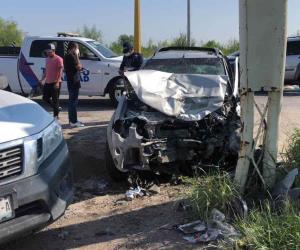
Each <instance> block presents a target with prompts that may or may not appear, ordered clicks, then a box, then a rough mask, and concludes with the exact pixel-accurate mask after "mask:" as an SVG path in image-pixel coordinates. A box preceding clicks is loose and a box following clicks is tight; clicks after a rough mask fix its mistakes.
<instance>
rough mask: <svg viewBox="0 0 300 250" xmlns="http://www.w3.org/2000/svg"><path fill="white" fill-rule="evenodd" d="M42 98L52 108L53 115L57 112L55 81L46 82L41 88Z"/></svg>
mask: <svg viewBox="0 0 300 250" xmlns="http://www.w3.org/2000/svg"><path fill="white" fill-rule="evenodd" d="M43 100H44V101H45V102H46V103H48V104H49V105H50V106H51V107H52V108H53V115H54V117H55V116H58V114H59V88H56V87H55V83H46V84H45V85H44V88H43Z"/></svg>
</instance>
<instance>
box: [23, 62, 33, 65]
mask: <svg viewBox="0 0 300 250" xmlns="http://www.w3.org/2000/svg"><path fill="white" fill-rule="evenodd" d="M25 65H34V63H33V62H27V63H25Z"/></svg>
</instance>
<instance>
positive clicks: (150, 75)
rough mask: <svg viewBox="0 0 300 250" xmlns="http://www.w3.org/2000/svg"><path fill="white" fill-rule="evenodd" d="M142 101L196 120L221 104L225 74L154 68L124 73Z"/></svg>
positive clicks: (169, 114)
mask: <svg viewBox="0 0 300 250" xmlns="http://www.w3.org/2000/svg"><path fill="white" fill-rule="evenodd" d="M126 77H127V78H128V80H129V82H130V84H131V86H132V87H133V89H134V91H135V93H136V95H137V96H138V98H139V99H140V101H142V102H143V103H145V104H147V105H149V106H150V107H152V108H154V109H156V110H158V111H160V112H162V113H164V114H166V115H168V116H173V117H176V118H177V119H181V120H185V121H199V120H202V119H203V118H204V117H205V116H207V115H208V114H210V113H212V112H214V111H216V110H218V109H219V108H221V107H222V105H223V103H224V99H225V94H226V87H227V82H228V77H227V76H215V75H195V74H172V73H167V72H161V71H155V70H140V71H135V72H126Z"/></svg>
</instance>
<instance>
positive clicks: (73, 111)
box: [68, 88, 79, 123]
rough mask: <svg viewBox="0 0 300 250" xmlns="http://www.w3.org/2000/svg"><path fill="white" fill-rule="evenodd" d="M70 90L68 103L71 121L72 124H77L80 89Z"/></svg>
mask: <svg viewBox="0 0 300 250" xmlns="http://www.w3.org/2000/svg"><path fill="white" fill-rule="evenodd" d="M68 90H69V103H68V113H69V121H70V122H71V123H76V122H77V121H78V120H77V106H78V95H79V88H68Z"/></svg>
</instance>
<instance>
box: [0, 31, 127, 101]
mask: <svg viewBox="0 0 300 250" xmlns="http://www.w3.org/2000/svg"><path fill="white" fill-rule="evenodd" d="M71 41H73V42H76V43H78V44H79V50H80V61H81V63H82V65H83V68H84V69H83V71H82V72H81V85H82V87H81V90H80V93H81V94H82V95H88V96H104V95H106V94H109V96H110V98H111V99H112V101H115V98H116V96H118V95H119V92H120V91H119V90H118V88H117V87H116V86H117V84H118V80H119V79H121V78H120V76H119V74H118V70H119V67H120V64H121V61H122V57H120V56H117V55H116V54H114V53H113V52H112V51H111V50H110V49H108V48H106V47H105V46H103V45H102V44H101V43H99V42H96V41H94V40H91V39H88V38H83V37H77V36H75V37H74V36H67V35H63V36H62V35H59V36H57V37H36V36H35V37H26V38H25V39H24V42H23V45H22V47H21V48H13V47H2V48H1V47H0V74H2V75H3V76H5V77H6V78H7V81H8V84H9V90H10V91H12V92H14V93H18V94H22V95H25V96H27V95H29V94H30V93H31V91H32V89H34V88H35V87H36V86H37V85H38V80H39V79H41V77H42V74H43V71H44V70H45V53H44V50H45V48H46V45H47V44H49V43H53V44H55V46H56V53H57V54H58V55H59V56H61V57H64V55H65V53H66V49H67V46H68V43H69V42H71ZM62 80H63V84H62V89H61V93H62V94H67V84H66V77H65V76H64V77H63V79H62Z"/></svg>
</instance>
